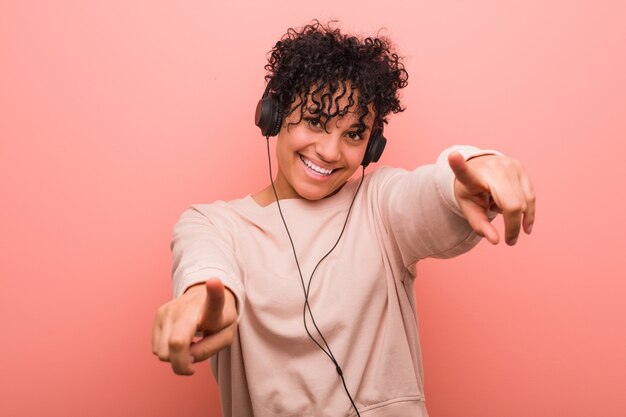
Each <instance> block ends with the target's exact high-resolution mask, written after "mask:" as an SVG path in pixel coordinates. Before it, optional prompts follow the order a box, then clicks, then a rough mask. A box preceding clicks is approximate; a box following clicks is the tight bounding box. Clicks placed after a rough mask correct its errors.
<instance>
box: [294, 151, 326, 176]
mask: <svg viewBox="0 0 626 417" xmlns="http://www.w3.org/2000/svg"><path fill="white" fill-rule="evenodd" d="M300 159H302V162H304V165H306V166H307V167H309V168H311V169H312V170H313V171H315V172H317V173H318V174H321V175H330V174H332V172H333V170H332V169H324V168H322V167H319V166H317V165H315V164H314V163H313V162H311V161H309V160H308V159H304V157H303V156H302V155H300Z"/></svg>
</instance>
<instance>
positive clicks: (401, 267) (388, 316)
mask: <svg viewBox="0 0 626 417" xmlns="http://www.w3.org/2000/svg"><path fill="white" fill-rule="evenodd" d="M452 150H459V151H461V153H462V154H463V155H464V156H465V157H466V159H467V158H469V157H472V156H477V155H481V154H486V153H494V152H493V151H479V150H477V149H476V148H473V147H467V146H464V147H454V148H450V149H448V150H446V151H444V152H443V153H442V154H441V155H440V157H439V159H438V161H437V163H436V164H434V165H426V166H422V167H420V168H418V169H416V170H414V171H405V170H402V169H395V168H387V167H381V168H379V169H378V170H376V171H375V172H373V173H371V174H368V175H367V176H366V177H365V180H364V182H363V185H362V187H361V190H360V191H359V193H358V196H357V198H356V201H355V203H354V207H353V210H352V213H351V215H350V219H349V221H348V224H347V227H346V230H345V232H344V235H343V237H342V238H341V241H340V242H339V245H338V246H337V247H336V248H335V250H334V251H333V252H332V253H331V254H330V256H328V257H327V258H326V259H325V260H324V261H323V262H322V263H321V264H320V266H319V267H318V269H317V271H316V272H315V275H314V276H313V279H312V283H311V289H310V293H309V304H310V306H311V309H312V311H313V315H314V317H315V321H316V323H317V325H318V327H319V328H320V330H321V331H322V333H323V335H324V337H325V338H326V340H327V341H328V344H329V346H330V348H331V349H332V351H333V353H334V355H335V357H336V358H337V361H338V362H339V364H340V365H341V367H342V369H343V373H344V376H345V380H346V384H347V387H348V389H349V391H350V393H351V395H352V397H353V398H354V401H355V403H356V406H357V407H358V409H359V412H360V413H361V415H363V416H367V417H383V416H384V417H390V416H393V417H404V416H407V417H408V416H411V417H425V416H427V415H428V414H427V411H426V407H425V404H424V388H423V372H422V357H421V353H420V347H419V334H418V325H417V320H416V308H415V298H414V291H413V281H414V279H415V266H416V262H417V261H418V260H420V259H423V258H426V257H438V258H447V257H452V256H456V255H459V254H461V253H463V252H465V251H467V250H469V249H470V248H472V247H473V246H474V245H476V243H477V242H478V241H479V240H480V238H479V237H478V236H477V235H476V234H475V233H473V231H472V230H471V228H470V227H469V225H468V224H467V222H466V220H465V219H464V217H463V216H462V214H461V212H460V211H459V208H458V205H457V202H456V199H455V197H454V191H453V183H454V175H453V173H452V171H451V169H450V167H449V166H448V163H447V155H448V153H449V152H450V151H452ZM357 184H358V181H350V182H349V183H348V184H346V185H345V186H344V187H343V188H342V189H341V190H340V191H339V192H338V193H337V194H336V195H334V196H332V197H329V198H326V199H324V200H321V201H314V202H311V201H307V200H303V199H286V200H281V207H282V209H283V213H284V215H285V220H286V222H287V225H288V226H289V231H290V232H291V235H292V237H293V240H294V244H295V247H296V252H297V254H298V260H299V262H300V266H301V268H302V273H303V275H304V280H305V283H308V281H309V278H310V276H311V272H312V271H313V268H314V267H315V265H316V264H317V263H318V261H319V260H320V258H322V257H323V256H324V255H325V254H326V253H327V252H328V250H329V249H330V248H331V247H332V246H333V244H334V243H335V241H336V240H337V237H338V236H339V233H340V231H341V228H342V226H343V223H344V221H345V218H346V214H347V210H348V206H349V204H350V202H351V200H352V198H353V196H354V193H355V190H356V186H357ZM171 247H172V252H173V260H174V262H173V280H174V296H176V297H177V296H179V295H181V294H182V293H183V292H184V290H185V289H186V288H188V287H189V286H191V285H193V284H195V283H198V282H202V281H205V280H206V279H208V278H210V277H217V278H220V279H221V280H222V281H223V282H224V284H225V285H226V286H227V287H228V288H230V289H231V290H232V291H233V292H234V294H235V295H236V297H237V303H238V314H239V317H238V332H237V336H236V338H235V340H234V342H233V344H232V345H231V346H230V347H229V348H227V349H224V350H222V351H220V352H219V353H218V354H216V355H215V356H213V357H212V358H211V366H212V370H213V373H214V375H215V377H216V379H217V382H218V384H219V388H220V395H221V401H222V409H223V413H224V416H225V417H228V416H236V417H239V416H241V417H249V416H257V417H264V416H294V417H295V416H298V417H302V416H329V417H331V416H332V417H340V416H353V415H356V414H355V413H354V410H353V408H352V406H351V404H350V401H349V399H348V397H347V395H346V393H345V391H344V388H343V386H342V383H341V380H340V378H339V376H338V374H337V372H336V370H335V365H333V363H332V362H331V361H330V359H329V358H328V357H327V356H326V355H325V354H324V353H323V352H322V351H321V350H320V349H319V348H318V347H317V346H316V345H315V344H314V343H313V342H312V341H311V340H310V339H309V337H308V336H307V333H306V331H305V329H304V324H303V306H304V293H303V288H302V283H301V281H300V277H299V275H298V271H297V268H296V264H295V261H294V258H293V254H292V249H291V246H290V244H289V239H288V237H287V234H286V232H285V229H284V226H283V224H282V220H281V218H280V216H279V213H278V209H277V207H276V203H272V204H270V205H269V206H267V207H261V206H259V205H258V204H257V203H256V202H255V201H254V200H253V199H252V197H251V196H246V197H244V198H242V199H238V200H234V201H230V202H223V201H217V202H214V203H212V204H199V205H194V206H192V207H191V208H189V209H188V210H186V211H185V212H184V213H183V214H182V216H181V218H180V220H179V221H178V223H177V224H176V226H175V228H174V237H173V240H172V244H171ZM308 325H309V329H310V331H311V332H312V334H313V335H314V336H316V338H317V339H318V340H319V336H317V335H316V333H315V329H314V328H313V325H312V324H311V321H310V319H308Z"/></svg>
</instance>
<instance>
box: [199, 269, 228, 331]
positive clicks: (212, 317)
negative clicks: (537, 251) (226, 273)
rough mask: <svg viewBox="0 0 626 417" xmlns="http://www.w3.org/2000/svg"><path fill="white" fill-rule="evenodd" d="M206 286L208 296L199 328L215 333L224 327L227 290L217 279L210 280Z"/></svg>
mask: <svg viewBox="0 0 626 417" xmlns="http://www.w3.org/2000/svg"><path fill="white" fill-rule="evenodd" d="M204 286H205V289H206V295H207V296H206V302H205V306H204V310H203V312H202V317H201V318H200V322H199V323H198V328H199V329H201V330H206V331H209V332H215V331H218V330H221V329H222V328H223V327H224V320H223V310H224V304H225V302H226V293H225V291H226V289H225V288H224V284H222V281H221V280H219V279H217V278H211V279H208V280H207V281H206V282H205V283H204Z"/></svg>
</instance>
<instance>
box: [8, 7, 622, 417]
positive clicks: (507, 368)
mask: <svg viewBox="0 0 626 417" xmlns="http://www.w3.org/2000/svg"><path fill="white" fill-rule="evenodd" d="M226 3H227V2H207V1H204V2H201V1H196V2H192V1H189V2H165V1H146V0H141V1H131V2H127V1H120V0H115V1H106V2H104V1H103V2H95V1H78V0H76V1H63V2H61V1H47V2H43V1H24V0H21V1H13V2H9V1H1V2H0V139H1V141H0V193H1V194H0V201H1V208H0V254H1V255H0V256H2V260H1V262H0V277H1V280H0V320H1V329H2V330H1V338H2V339H1V342H0V361H1V368H0V415H2V416H20V417H21V416H33V417H34V416H44V415H45V416H163V417H166V416H168V417H169V416H177V415H178V416H183V415H184V416H198V417H200V416H218V415H219V405H218V402H217V395H216V391H215V384H214V382H213V380H212V377H211V376H210V372H209V369H208V367H207V366H206V363H204V364H201V365H196V366H197V373H196V375H195V376H194V377H192V378H186V377H177V376H175V375H174V374H173V373H172V372H171V370H170V369H169V366H168V365H167V364H163V363H161V362H159V361H158V360H157V359H156V358H155V357H153V356H152V353H151V350H150V334H151V327H152V320H153V317H154V314H155V311H156V308H157V307H158V306H159V305H160V304H162V303H163V302H165V301H167V300H168V299H169V298H170V296H171V289H170V275H169V274H170V252H169V246H168V245H169V239H170V236H171V232H172V227H173V224H174V222H175V221H176V220H177V218H178V216H179V215H180V213H181V212H182V210H183V209H184V208H185V207H187V206H188V205H189V204H192V203H196V202H209V201H212V200H214V199H230V198H234V197H238V196H241V195H243V194H245V193H249V192H253V191H256V190H258V189H260V188H261V187H263V186H264V185H266V183H267V171H266V170H267V161H266V158H265V149H264V146H265V144H264V140H263V139H262V138H261V136H260V134H259V132H258V129H257V128H256V127H255V126H254V124H253V111H254V106H255V104H256V101H257V100H258V99H259V97H260V95H261V93H262V91H263V88H264V84H263V75H264V70H263V65H264V64H265V57H266V52H267V51H268V50H269V49H270V48H271V47H272V45H273V44H274V42H275V41H276V40H277V39H278V38H279V37H280V36H281V35H282V33H283V32H284V31H285V30H286V28H287V27H289V26H299V25H302V24H304V23H306V22H308V21H310V20H311V19H312V18H314V17H318V18H320V19H322V20H325V19H328V18H331V17H333V18H337V19H339V20H340V22H341V27H342V28H344V29H346V30H348V31H357V32H362V33H366V34H372V33H376V31H377V30H378V29H379V28H381V27H385V28H386V29H385V30H383V31H382V33H383V34H386V35H388V36H390V37H391V38H393V39H394V40H395V42H396V43H397V45H398V48H399V50H400V52H401V54H403V55H404V56H406V65H407V69H408V71H409V74H410V79H409V87H408V88H407V89H406V90H405V92H404V102H405V104H406V106H407V111H406V112H405V113H404V114H400V115H397V116H395V117H392V120H391V123H390V125H389V127H388V129H387V131H386V136H387V137H388V138H389V145H388V148H387V151H386V153H385V155H384V156H383V158H382V163H384V164H390V165H396V166H403V167H414V166H416V165H418V164H422V163H427V162H430V161H433V160H434V159H435V158H436V156H437V155H438V153H439V151H440V150H442V149H443V148H445V147H447V146H449V145H451V144H455V143H470V144H474V145H477V146H481V147H485V148H495V149H499V150H501V151H503V152H504V153H506V154H508V155H510V156H513V157H516V158H518V159H520V160H521V161H522V162H523V163H524V165H525V166H526V168H527V169H528V171H529V172H530V174H531V176H532V178H533V180H534V184H535V188H536V191H537V194H538V210H539V211H538V217H537V222H536V225H535V229H534V231H533V234H532V236H530V237H528V238H522V239H520V241H519V243H518V245H517V246H516V247H514V248H510V247H507V246H505V245H499V246H496V247H494V246H491V245H489V244H488V243H486V242H483V243H481V244H480V245H479V246H478V248H476V249H475V250H474V251H472V252H471V253H469V254H467V255H464V256H462V257H460V258H457V259H454V260H449V261H427V262H424V263H423V264H422V265H421V266H420V268H419V272H420V277H419V279H418V281H417V285H416V290H417V296H418V302H419V315H420V324H421V333H422V337H423V351H424V356H425V372H426V395H427V398H428V404H429V409H430V413H431V416H432V417H459V416H463V417H491V416H493V417H496V416H497V417H501V416H508V417H517V416H520V417H521V416H534V417H553V416H568V417H576V416H589V415H597V416H603V417H612V416H615V417H617V416H624V415H626V395H624V392H625V391H626V331H625V327H626V303H624V300H623V299H624V295H625V294H626V283H625V278H626V273H625V272H626V266H625V265H626V263H625V261H624V258H625V256H626V255H625V254H624V249H626V244H625V243H626V227H625V226H624V213H625V210H624V203H625V202H626V193H625V191H624V189H625V188H626V186H624V177H625V176H626V168H625V167H624V163H623V161H624V156H623V154H624V152H625V151H626V145H625V139H626V77H625V74H626V47H625V45H626V24H624V22H625V21H626V6H624V2H622V1H621V0H615V1H608V0H607V1H598V0H594V1H592V0H580V1H565V0H558V1H557V0H554V1H545V0H544V1H539V0H530V1H528V0H527V1H501V0H492V1H487V0H477V1H462V0H454V1H453V0H438V1H437V0H420V1H406V2H399V3H398V2H393V1H391V2H382V3H381V2H380V1H363V0H361V1H357V0H350V1H343V2H340V1H335V0H333V1H316V2H302V1H292V2H286V1H280V2H272V5H271V7H270V6H269V3H268V2H250V4H246V5H243V4H236V3H234V4H231V5H226ZM381 4H383V5H384V6H381ZM496 224H497V225H498V227H499V228H500V230H501V228H502V226H501V222H500V219H498V220H496Z"/></svg>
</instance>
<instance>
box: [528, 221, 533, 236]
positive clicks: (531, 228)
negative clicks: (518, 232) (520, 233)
mask: <svg viewBox="0 0 626 417" xmlns="http://www.w3.org/2000/svg"><path fill="white" fill-rule="evenodd" d="M532 231H533V224H532V223H531V224H530V226H528V234H530V232H532Z"/></svg>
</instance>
